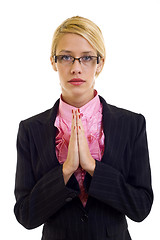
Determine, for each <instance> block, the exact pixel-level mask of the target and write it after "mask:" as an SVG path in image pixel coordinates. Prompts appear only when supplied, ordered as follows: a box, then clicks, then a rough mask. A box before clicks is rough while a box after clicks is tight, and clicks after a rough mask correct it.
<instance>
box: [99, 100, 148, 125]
mask: <svg viewBox="0 0 160 240" xmlns="http://www.w3.org/2000/svg"><path fill="white" fill-rule="evenodd" d="M100 101H101V103H102V106H103V118H104V121H105V122H108V121H111V122H113V124H114V123H116V122H119V123H123V124H126V127H127V126H130V127H131V128H133V129H137V128H139V127H140V128H141V127H142V126H143V125H145V122H146V120H145V117H144V116H143V115H142V114H141V113H136V112H133V111H131V110H128V109H124V108H120V107H117V106H114V105H111V104H108V103H107V102H106V101H105V100H104V98H102V97H101V96H100Z"/></svg>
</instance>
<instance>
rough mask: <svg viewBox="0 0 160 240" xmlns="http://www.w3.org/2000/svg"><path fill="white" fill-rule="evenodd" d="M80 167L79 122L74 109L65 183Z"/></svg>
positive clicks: (64, 169) (64, 166)
mask: <svg viewBox="0 0 160 240" xmlns="http://www.w3.org/2000/svg"><path fill="white" fill-rule="evenodd" d="M78 167H79V150H78V137H77V122H76V114H75V112H74V111H72V126H71V137H70V140H69V145H68V154H67V159H66V161H65V162H64V164H63V176H64V182H65V184H66V183H67V182H68V180H69V178H70V177H71V175H72V174H73V173H74V172H75V171H76V170H77V168H78Z"/></svg>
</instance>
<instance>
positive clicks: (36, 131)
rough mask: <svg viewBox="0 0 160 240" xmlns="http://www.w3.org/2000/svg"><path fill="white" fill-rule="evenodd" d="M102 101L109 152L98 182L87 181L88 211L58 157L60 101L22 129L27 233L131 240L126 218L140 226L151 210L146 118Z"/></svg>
mask: <svg viewBox="0 0 160 240" xmlns="http://www.w3.org/2000/svg"><path fill="white" fill-rule="evenodd" d="M100 101H101V103H102V106H103V119H102V123H103V129H104V135H105V151H104V155H103V158H102V161H101V162H98V161H96V168H95V172H94V175H93V177H91V176H90V175H89V174H88V173H87V174H86V176H85V180H84V186H85V189H86V191H87V192H88V194H89V198H88V202H87V205H86V207H85V208H84V207H83V205H82V204H81V201H80V200H79V197H78V194H79V191H80V190H79V185H78V182H77V180H76V178H75V176H74V174H73V175H72V176H71V178H70V180H69V181H68V183H67V185H65V184H64V179H63V174H62V165H60V164H59V162H58V159H57V158H56V152H55V136H56V128H55V127H54V121H55V118H56V115H57V111H58V107H59V100H57V102H56V103H55V105H54V106H53V108H52V109H50V110H47V111H45V112H43V113H40V114H38V115H36V116H34V117H31V118H29V119H27V120H24V121H21V123H20V125H19V131H18V136H17V170H16V181H15V196H16V204H15V207H14V212H15V216H16V218H17V220H18V221H19V222H20V223H21V224H22V225H23V226H24V227H25V228H27V229H33V228H36V227H38V226H40V225H42V224H44V227H43V233H42V240H75V239H76V240H107V239H108V240H129V239H131V237H130V234H129V231H128V227H127V222H126V217H125V216H128V217H129V218H130V219H132V220H133V221H137V222H140V221H142V220H143V219H145V218H146V217H147V215H148V214H149V212H150V210H151V206H152V202H153V191H152V186H151V172H150V164H149V154H148V146H147V137H146V125H145V118H144V117H143V116H142V115H141V114H136V113H133V112H130V111H128V110H124V109H121V108H117V107H115V106H112V105H109V104H107V103H106V101H105V100H104V99H103V98H102V97H101V96H100Z"/></svg>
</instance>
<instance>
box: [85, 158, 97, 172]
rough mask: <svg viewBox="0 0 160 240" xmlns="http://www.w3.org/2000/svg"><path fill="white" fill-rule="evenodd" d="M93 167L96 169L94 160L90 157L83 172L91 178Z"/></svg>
mask: <svg viewBox="0 0 160 240" xmlns="http://www.w3.org/2000/svg"><path fill="white" fill-rule="evenodd" d="M95 167H96V161H95V160H94V158H92V157H91V158H90V161H89V163H88V164H87V166H86V168H85V170H86V171H87V172H88V173H89V174H90V175H91V176H93V174H94V170H95Z"/></svg>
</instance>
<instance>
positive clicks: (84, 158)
mask: <svg viewBox="0 0 160 240" xmlns="http://www.w3.org/2000/svg"><path fill="white" fill-rule="evenodd" d="M79 166H81V167H82V168H83V169H84V170H85V171H87V172H88V173H89V174H90V175H91V176H92V175H93V173H94V169H95V160H94V159H93V157H92V156H91V154H90V150H89V147H88V142H87V139H86V136H85V131H84V128H83V124H82V120H81V116H80V111H79V110H76V111H73V110H72V126H71V137H70V141H69V145H68V155H67V159H66V161H65V163H64V164H63V175H64V181H65V183H67V182H68V180H69V178H70V177H71V175H72V174H73V173H74V172H75V171H76V170H77V168H78V167H79Z"/></svg>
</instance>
